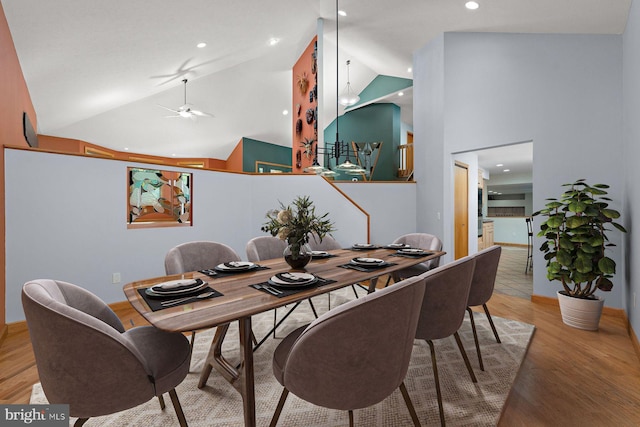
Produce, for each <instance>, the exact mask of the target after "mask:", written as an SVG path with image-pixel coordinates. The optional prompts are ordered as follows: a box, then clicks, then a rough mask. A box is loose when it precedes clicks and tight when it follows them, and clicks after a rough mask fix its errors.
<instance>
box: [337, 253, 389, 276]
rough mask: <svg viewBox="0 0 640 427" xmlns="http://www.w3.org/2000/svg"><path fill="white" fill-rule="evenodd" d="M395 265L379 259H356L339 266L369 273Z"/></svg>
mask: <svg viewBox="0 0 640 427" xmlns="http://www.w3.org/2000/svg"><path fill="white" fill-rule="evenodd" d="M392 265H395V264H393V263H390V262H387V261H385V260H382V259H379V258H367V257H356V258H353V259H352V260H351V261H349V262H348V263H347V264H343V265H340V266H339V267H342V268H350V269H352V270H357V271H366V272H371V271H374V270H377V269H379V268H385V267H389V266H392Z"/></svg>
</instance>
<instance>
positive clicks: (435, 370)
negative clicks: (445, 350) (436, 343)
mask: <svg viewBox="0 0 640 427" xmlns="http://www.w3.org/2000/svg"><path fill="white" fill-rule="evenodd" d="M427 344H429V349H430V350H431V366H432V367H433V380H434V381H435V383H436V395H437V396H438V410H439V411H440V425H441V426H442V427H444V426H445V424H446V423H445V421H444V408H443V407H442V392H441V391H440V378H439V377H438V365H437V364H436V350H435V348H434V347H433V341H431V340H427Z"/></svg>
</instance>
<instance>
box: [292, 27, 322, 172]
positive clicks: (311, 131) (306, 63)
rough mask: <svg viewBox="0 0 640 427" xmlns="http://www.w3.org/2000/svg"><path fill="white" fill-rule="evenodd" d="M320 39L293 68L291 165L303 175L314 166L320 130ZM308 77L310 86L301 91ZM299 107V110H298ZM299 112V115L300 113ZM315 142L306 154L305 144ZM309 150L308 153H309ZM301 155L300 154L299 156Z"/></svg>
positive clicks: (313, 42)
mask: <svg viewBox="0 0 640 427" xmlns="http://www.w3.org/2000/svg"><path fill="white" fill-rule="evenodd" d="M317 41H318V37H317V36H316V37H314V38H313V40H311V43H309V46H307V48H306V49H305V51H304V52H303V53H302V55H301V56H300V59H298V62H296V63H295V65H294V66H293V91H292V92H291V93H292V94H293V96H292V101H293V105H292V108H291V111H292V114H291V117H292V118H293V123H292V126H293V132H292V135H293V142H292V144H291V165H292V166H293V168H292V169H293V173H303V170H304V168H305V167H307V166H311V164H313V156H314V152H315V151H314V150H315V147H316V144H317V140H318V130H317V127H316V124H317V118H316V117H315V114H317V113H318V99H317V97H316V96H315V95H316V94H317V93H318V90H317V84H318V78H317V76H318V74H317V72H318V70H317V69H316V67H314V63H315V62H316V60H315V53H316V52H315V51H316V46H317ZM304 76H306V79H307V81H308V85H307V88H306V90H304V91H301V90H300V86H299V84H298V82H299V80H300V79H301V78H303V77H304ZM314 87H315V88H316V90H315V94H314V96H313V97H310V93H311V92H312V91H313V90H314ZM298 106H299V109H298ZM308 110H311V111H313V113H314V119H313V122H311V123H307V118H306V115H307V111H308ZM298 111H299V113H298ZM298 119H300V120H301V121H302V129H301V131H300V132H297V131H296V122H297V121H298ZM309 140H313V143H312V144H311V145H310V146H309V150H310V152H308V154H307V153H305V146H304V144H303V143H304V142H305V141H309ZM309 150H307V151H309ZM298 153H299V154H298Z"/></svg>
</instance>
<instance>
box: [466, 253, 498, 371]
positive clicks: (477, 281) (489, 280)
mask: <svg viewBox="0 0 640 427" xmlns="http://www.w3.org/2000/svg"><path fill="white" fill-rule="evenodd" d="M501 253H502V248H501V247H500V246H497V245H494V246H491V247H489V248H487V249H484V250H482V251H480V252H477V253H476V254H474V255H472V257H473V258H474V259H475V260H476V266H475V269H474V270H473V279H472V281H471V290H470V291H469V301H468V302H467V312H469V319H470V320H471V329H472V330H473V340H474V342H475V344H476V351H477V353H478V363H479V364H480V369H481V370H483V371H484V364H483V363H482V354H481V353H480V344H479V343H478V332H477V331H476V324H475V320H474V318H473V310H471V307H474V306H477V305H481V306H482V308H483V309H484V312H485V314H486V315H487V320H488V321H489V325H490V326H491V330H492V331H493V335H494V336H495V337H496V341H497V342H498V343H500V336H499V335H498V331H497V330H496V326H495V325H494V324H493V319H491V314H490V313H489V308H488V307H487V301H489V299H491V296H492V295H493V288H494V286H495V283H496V274H497V273H498V263H499V262H500V255H501Z"/></svg>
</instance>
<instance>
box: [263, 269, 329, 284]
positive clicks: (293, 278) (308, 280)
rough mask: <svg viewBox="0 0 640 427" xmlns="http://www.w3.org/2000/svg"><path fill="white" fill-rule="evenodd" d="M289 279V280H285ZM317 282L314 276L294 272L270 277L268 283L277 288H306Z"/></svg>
mask: <svg viewBox="0 0 640 427" xmlns="http://www.w3.org/2000/svg"><path fill="white" fill-rule="evenodd" d="M287 279H289V280H287ZM317 280H318V278H317V277H316V276H314V275H313V274H310V273H298V272H295V271H292V272H289V273H280V274H276V275H275V276H271V279H269V281H270V282H271V283H273V284H274V285H277V286H293V287H295V286H306V285H310V284H312V283H315V282H316V281H317Z"/></svg>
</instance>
